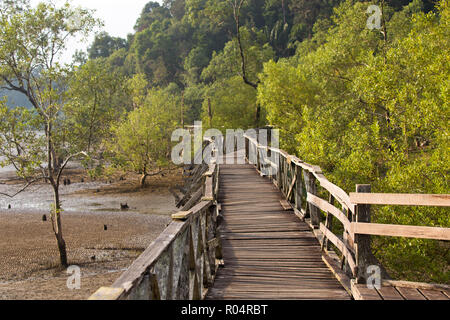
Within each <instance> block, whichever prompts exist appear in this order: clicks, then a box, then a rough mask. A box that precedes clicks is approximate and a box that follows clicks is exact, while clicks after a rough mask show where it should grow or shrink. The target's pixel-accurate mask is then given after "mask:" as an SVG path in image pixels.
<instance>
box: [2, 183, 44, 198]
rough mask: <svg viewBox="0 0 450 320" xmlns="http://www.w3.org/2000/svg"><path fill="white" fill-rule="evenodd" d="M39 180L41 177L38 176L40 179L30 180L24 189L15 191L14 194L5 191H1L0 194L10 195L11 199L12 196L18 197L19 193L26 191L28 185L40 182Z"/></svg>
mask: <svg viewBox="0 0 450 320" xmlns="http://www.w3.org/2000/svg"><path fill="white" fill-rule="evenodd" d="M39 180H41V178H38V179H35V180H33V181H30V182H28V183H27V184H26V185H25V186H24V187H23V188H22V189H20V190H19V191H17V192H16V193H14V194H13V195H9V194H7V193H3V192H0V195H3V196H5V197H8V198H11V199H12V198H14V197H16V196H17V195H18V194H20V193H22V192H24V191H25V190H26V189H28V187H30V186H31V185H32V184H33V183H36V182H38V181H39Z"/></svg>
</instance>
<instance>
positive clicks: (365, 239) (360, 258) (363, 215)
mask: <svg viewBox="0 0 450 320" xmlns="http://www.w3.org/2000/svg"><path fill="white" fill-rule="evenodd" d="M371 191H372V187H371V186H370V185H367V184H360V185H356V192H357V193H370V192H371ZM370 220H371V217H370V205H367V204H360V205H357V206H356V207H355V214H354V219H353V221H356V222H367V223H370ZM371 246H372V241H371V238H370V236H369V235H355V251H356V266H357V268H358V270H357V282H358V283H366V281H367V273H366V271H367V268H368V267H369V266H370V265H371V264H372V263H373V259H372V248H371Z"/></svg>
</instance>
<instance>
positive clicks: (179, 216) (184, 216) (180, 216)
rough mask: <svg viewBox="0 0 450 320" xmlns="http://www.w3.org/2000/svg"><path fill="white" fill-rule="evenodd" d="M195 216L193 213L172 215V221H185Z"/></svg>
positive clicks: (181, 212)
mask: <svg viewBox="0 0 450 320" xmlns="http://www.w3.org/2000/svg"><path fill="white" fill-rule="evenodd" d="M192 214H193V211H192V210H190V211H180V212H177V213H174V214H173V215H172V219H173V220H181V221H185V220H187V219H188V218H189V217H190V216H191V215H192Z"/></svg>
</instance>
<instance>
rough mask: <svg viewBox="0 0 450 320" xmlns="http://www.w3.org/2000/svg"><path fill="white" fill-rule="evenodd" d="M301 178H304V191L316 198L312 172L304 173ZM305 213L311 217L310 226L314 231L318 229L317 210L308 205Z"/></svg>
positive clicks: (314, 179) (318, 218)
mask: <svg viewBox="0 0 450 320" xmlns="http://www.w3.org/2000/svg"><path fill="white" fill-rule="evenodd" d="M303 176H304V178H305V184H306V191H307V192H309V193H311V194H312V195H315V196H317V185H316V177H314V174H313V173H312V172H308V171H306V170H305V171H304V173H303ZM307 211H308V213H309V216H310V217H311V224H312V226H313V227H314V228H315V229H318V228H319V227H320V215H319V214H320V212H319V209H318V208H317V207H316V206H315V205H313V204H312V203H308V206H307Z"/></svg>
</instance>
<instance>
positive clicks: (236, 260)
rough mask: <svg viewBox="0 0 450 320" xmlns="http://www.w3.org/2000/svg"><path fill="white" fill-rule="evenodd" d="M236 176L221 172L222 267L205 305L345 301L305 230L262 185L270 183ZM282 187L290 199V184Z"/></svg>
mask: <svg viewBox="0 0 450 320" xmlns="http://www.w3.org/2000/svg"><path fill="white" fill-rule="evenodd" d="M248 167H249V168H251V166H248ZM284 167H285V169H286V164H285V165H284ZM238 170H239V175H235V169H234V167H233V166H228V165H224V166H221V176H220V186H221V188H220V191H219V193H220V194H219V197H218V199H219V200H220V202H221V205H222V211H221V214H223V219H224V221H223V223H222V224H221V238H222V241H221V243H222V250H223V257H224V261H225V264H226V266H225V268H221V269H219V270H218V273H217V275H216V281H215V283H214V285H213V287H212V289H211V290H210V292H209V293H208V295H207V299H229V298H230V299H247V300H252V299H291V300H292V299H294V300H301V299H349V298H350V295H349V293H348V292H346V291H345V289H344V288H343V287H342V285H341V284H340V283H339V281H338V280H337V279H336V278H335V276H334V275H333V273H332V272H331V271H330V269H329V268H328V267H327V265H326V264H325V263H324V261H323V260H322V254H321V251H320V246H319V244H318V242H317V240H316V239H315V237H314V235H313V234H312V233H311V232H310V229H309V227H308V226H307V225H306V224H305V223H303V222H301V221H299V220H298V218H297V217H296V216H295V215H293V214H292V213H289V212H286V211H283V209H282V208H281V206H280V198H281V195H280V192H279V191H278V190H276V189H275V188H274V186H273V185H272V184H270V183H269V184H268V183H265V182H266V181H268V178H263V177H259V176H258V174H257V173H256V172H255V170H254V169H253V168H251V170H242V169H238ZM231 176H233V178H232V179H228V178H229V177H231ZM223 177H225V179H223ZM234 177H236V179H235V178H234ZM242 181H245V183H242ZM280 181H281V180H280ZM230 184H232V187H231V186H230ZM295 184H296V182H295V183H294V185H295ZM283 185H284V187H285V191H286V192H287V193H289V189H290V188H291V186H292V181H291V180H289V181H284V182H283ZM289 209H291V210H292V207H291V206H290V205H289Z"/></svg>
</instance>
